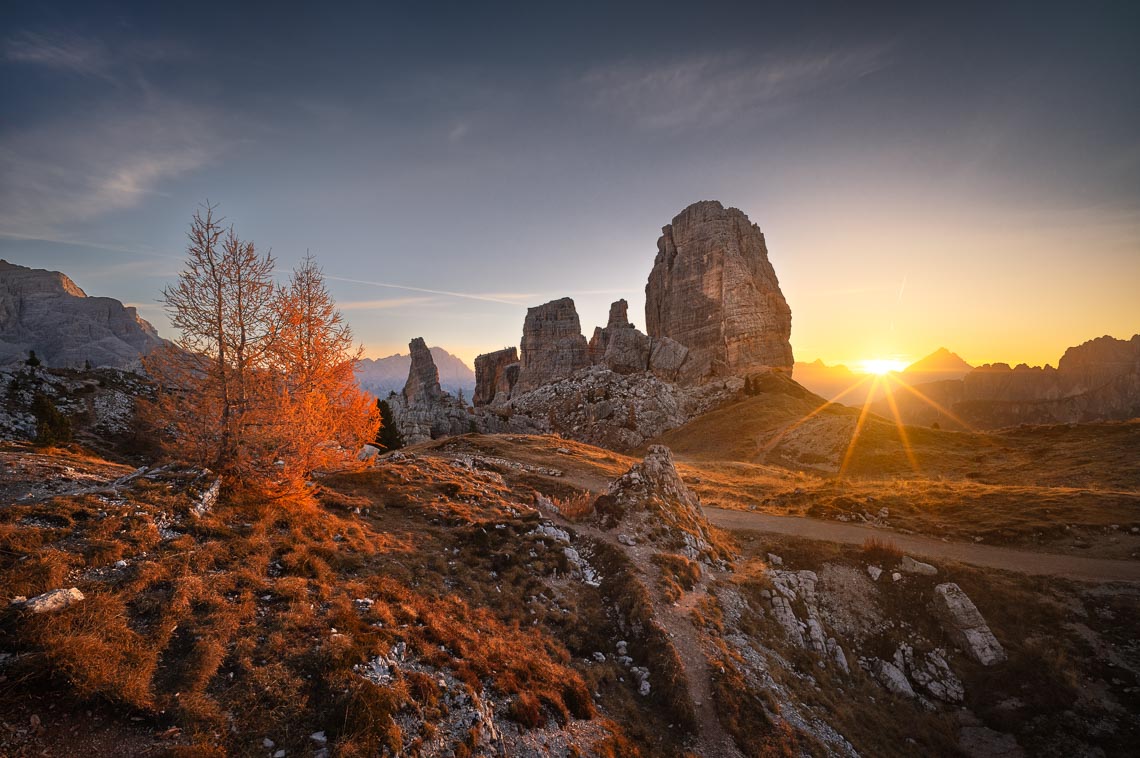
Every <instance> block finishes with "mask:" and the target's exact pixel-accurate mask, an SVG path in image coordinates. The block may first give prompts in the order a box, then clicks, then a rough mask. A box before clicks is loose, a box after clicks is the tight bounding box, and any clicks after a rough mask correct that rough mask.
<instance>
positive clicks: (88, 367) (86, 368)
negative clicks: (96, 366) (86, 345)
mask: <svg viewBox="0 0 1140 758" xmlns="http://www.w3.org/2000/svg"><path fill="white" fill-rule="evenodd" d="M83 370H84V371H90V370H91V359H90V358H88V359H86V360H84V361H83Z"/></svg>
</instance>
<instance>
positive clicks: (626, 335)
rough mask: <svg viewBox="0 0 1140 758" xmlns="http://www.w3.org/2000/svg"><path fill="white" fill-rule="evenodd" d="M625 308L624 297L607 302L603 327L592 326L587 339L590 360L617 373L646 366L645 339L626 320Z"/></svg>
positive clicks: (647, 363)
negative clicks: (606, 314)
mask: <svg viewBox="0 0 1140 758" xmlns="http://www.w3.org/2000/svg"><path fill="white" fill-rule="evenodd" d="M628 307H629V304H628V303H626V301H625V300H618V301H617V302H616V303H614V304H613V305H611V306H610V317H609V322H608V323H607V324H606V327H605V328H604V329H603V328H602V327H597V328H595V329H594V336H593V337H592V338H591V339H590V362H591V363H593V364H595V365H597V364H601V365H604V366H605V367H607V368H608V369H610V370H611V371H616V372H617V373H619V374H634V373H637V372H638V371H645V370H647V369H648V368H649V353H650V350H649V338H648V337H646V336H645V335H644V334H642V333H641V332H639V331H638V330H637V329H636V328H634V326H633V324H631V323H629V318H628V316H627V315H626V313H627V309H628Z"/></svg>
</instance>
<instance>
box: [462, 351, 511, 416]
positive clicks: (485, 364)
mask: <svg viewBox="0 0 1140 758" xmlns="http://www.w3.org/2000/svg"><path fill="white" fill-rule="evenodd" d="M518 369H519V353H518V350H516V349H515V348H513V347H508V348H504V349H502V350H496V351H495V352H493V353H484V354H483V355H480V356H479V357H478V358H476V359H475V394H474V396H473V397H472V400H471V402H472V405H474V406H476V407H478V406H481V405H498V404H500V403H502V402H505V401H506V400H507V399H509V398H510V396H511V390H513V389H514V385H515V381H517V380H518Z"/></svg>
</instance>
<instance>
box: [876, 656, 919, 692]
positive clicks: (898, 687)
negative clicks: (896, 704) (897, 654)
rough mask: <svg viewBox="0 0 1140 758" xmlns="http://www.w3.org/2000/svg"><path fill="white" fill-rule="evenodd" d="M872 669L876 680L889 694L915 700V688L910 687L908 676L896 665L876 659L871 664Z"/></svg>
mask: <svg viewBox="0 0 1140 758" xmlns="http://www.w3.org/2000/svg"><path fill="white" fill-rule="evenodd" d="M870 667H871V673H872V674H874V676H875V679H877V680H878V681H879V684H881V685H883V687H884V688H886V690H887V691H888V692H891V693H894V694H895V695H899V696H900V697H907V698H913V697H914V696H915V693H914V688H913V687H911V686H910V682H909V681H908V680H907V678H906V674H904V673H903V672H902V671H901V670H900V669H899V667H898V666H896V665H895V664H893V663H890V662H889V661H884V660H882V659H879V658H875V659H873V660H872V661H871V662H870Z"/></svg>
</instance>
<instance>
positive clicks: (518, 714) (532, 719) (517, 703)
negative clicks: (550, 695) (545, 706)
mask: <svg viewBox="0 0 1140 758" xmlns="http://www.w3.org/2000/svg"><path fill="white" fill-rule="evenodd" d="M507 715H508V716H510V717H511V718H512V719H513V720H515V721H517V722H518V723H520V724H522V725H523V726H525V727H526V728H528V729H536V728H538V727H540V726H542V725H543V724H545V723H546V719H545V718H544V717H543V715H542V704H541V703H540V702H539V701H538V698H537V697H535V696H534V695H532V694H531V693H529V692H520V693H519V694H518V695H517V696H516V697H515V699H514V700H512V701H511V705H510V708H509V709H508V710H507Z"/></svg>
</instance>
